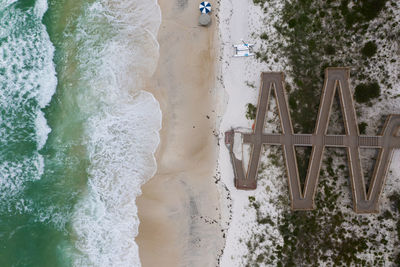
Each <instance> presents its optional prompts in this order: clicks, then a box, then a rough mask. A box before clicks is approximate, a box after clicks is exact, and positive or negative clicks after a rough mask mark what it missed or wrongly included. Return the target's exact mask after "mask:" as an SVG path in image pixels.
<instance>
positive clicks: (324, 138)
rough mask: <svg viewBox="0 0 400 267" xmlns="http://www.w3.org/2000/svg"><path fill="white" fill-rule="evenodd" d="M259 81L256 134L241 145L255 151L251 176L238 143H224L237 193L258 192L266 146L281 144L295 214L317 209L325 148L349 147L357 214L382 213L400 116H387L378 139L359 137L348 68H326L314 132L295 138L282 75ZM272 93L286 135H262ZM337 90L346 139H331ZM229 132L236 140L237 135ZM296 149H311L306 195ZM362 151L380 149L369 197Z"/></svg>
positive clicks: (264, 76)
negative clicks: (382, 196)
mask: <svg viewBox="0 0 400 267" xmlns="http://www.w3.org/2000/svg"><path fill="white" fill-rule="evenodd" d="M261 79H262V80H261V90H260V95H259V98H258V105H257V115H256V119H255V127H254V130H253V132H252V133H250V134H249V133H242V135H243V142H244V143H248V144H251V147H252V151H251V155H250V161H249V166H248V170H247V173H245V172H244V168H243V163H242V161H241V160H238V159H237V158H236V157H235V155H234V153H233V142H234V141H233V140H234V139H233V138H230V139H229V140H226V141H227V143H230V144H229V146H228V148H229V151H230V155H231V160H232V164H233V169H234V175H235V186H236V188H238V189H245V190H249V189H255V188H256V187H257V180H256V176H257V169H258V165H259V159H260V154H261V149H262V145H263V144H266V145H282V147H283V152H284V160H285V165H286V170H287V176H288V183H289V192H290V198H291V203H292V204H291V206H292V209H293V210H309V209H313V208H314V196H315V192H316V186H317V183H318V177H319V173H320V168H321V162H322V156H323V153H324V149H325V147H327V146H328V147H343V148H346V151H347V156H348V157H347V158H348V163H349V171H350V181H351V187H352V192H353V203H354V210H355V211H356V212H358V213H372V212H378V206H379V203H378V202H379V197H380V194H381V192H382V189H383V186H384V181H385V177H386V174H387V171H388V168H389V165H390V161H391V157H392V154H393V149H395V148H400V137H399V135H400V115H389V116H388V118H387V120H386V123H385V125H384V127H383V131H382V133H381V134H380V135H378V136H360V134H359V131H358V126H357V118H356V112H355V109H354V102H353V96H352V93H351V91H350V88H349V69H348V68H328V69H327V70H326V71H325V83H324V88H323V91H322V94H321V102H320V106H319V111H318V117H317V122H316V127H315V130H314V133H313V134H294V132H293V126H292V121H291V118H290V112H289V108H288V105H287V101H286V99H287V97H286V92H285V89H284V75H283V73H280V72H268V73H262V75H261ZM272 90H275V96H276V101H277V106H278V112H279V118H280V123H281V129H282V134H265V133H264V132H263V130H264V126H265V119H266V112H267V110H268V103H269V97H270V95H271V91H272ZM336 91H337V92H338V94H339V98H340V105H341V111H342V115H343V120H344V126H345V130H346V134H345V135H327V129H328V123H329V116H330V112H331V108H332V103H333V99H334V97H335V92H336ZM227 133H228V134H229V133H230V134H231V135H233V131H231V132H227ZM295 146H311V147H312V152H311V156H310V161H309V167H308V173H307V177H306V181H305V185H304V190H303V189H302V188H301V186H300V179H299V174H298V168H297V162H296V154H295ZM360 147H363V148H378V149H379V155H378V158H377V160H376V164H375V169H374V172H373V175H372V179H371V182H370V186H369V190H368V192H366V187H365V182H364V177H363V172H362V167H361V162H360V153H359V148H360Z"/></svg>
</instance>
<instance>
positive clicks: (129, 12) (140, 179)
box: [0, 0, 161, 267]
mask: <svg viewBox="0 0 400 267" xmlns="http://www.w3.org/2000/svg"><path fill="white" fill-rule="evenodd" d="M160 20H161V14H160V10H159V6H158V5H157V3H156V1H155V0H82V1H71V0H0V266H1V267H3V266H5V267H6V266H140V260H139V256H138V248H137V245H136V243H135V241H134V238H135V236H136V235H137V231H138V224H139V220H138V218H137V208H136V205H135V198H136V196H137V195H138V194H140V186H141V185H142V184H143V183H144V182H145V181H146V180H147V179H149V178H150V177H151V176H152V175H154V172H155V170H156V162H155V160H154V156H153V154H154V152H155V150H156V148H157V145H158V143H159V135H158V131H159V129H160V128H161V111H160V108H159V105H158V102H157V101H156V100H155V99H154V97H153V96H152V95H151V94H150V93H147V92H145V91H143V89H145V86H146V80H147V79H148V78H149V77H150V76H151V75H152V73H153V71H154V70H155V67H156V64H157V59H158V50H159V47H158V43H157V41H156V34H157V31H158V28H159V25H160Z"/></svg>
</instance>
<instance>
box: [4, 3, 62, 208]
mask: <svg viewBox="0 0 400 267" xmlns="http://www.w3.org/2000/svg"><path fill="white" fill-rule="evenodd" d="M14 2H15V1H4V2H3V1H2V4H0V10H1V12H2V16H1V17H0V38H2V43H1V49H0V71H1V74H0V110H1V113H2V114H1V115H2V116H1V118H0V142H1V143H2V144H3V146H2V151H1V154H0V201H1V203H2V207H8V205H11V206H13V204H12V201H18V199H22V198H23V196H19V194H20V193H21V192H22V191H23V189H24V188H25V184H26V183H27V182H29V181H33V180H37V179H40V177H41V175H42V174H43V170H44V163H43V157H42V156H41V155H40V154H39V152H38V151H34V153H33V155H28V154H27V155H26V156H25V155H20V154H18V153H16V151H14V149H15V146H18V143H21V142H22V143H37V150H39V149H41V148H42V147H43V146H44V144H45V143H46V140H47V136H48V133H49V132H50V128H49V127H48V126H47V122H46V119H45V118H44V115H43V112H42V111H41V108H43V107H45V106H46V105H47V104H48V103H49V102H50V100H51V97H52V95H53V94H54V92H55V89H56V85H57V79H56V75H55V67H54V64H53V62H52V58H53V53H54V47H53V45H52V43H51V42H50V39H49V36H48V34H47V32H46V28H45V26H44V25H43V24H42V23H41V16H42V15H43V13H44V12H45V10H46V9H47V5H44V4H43V3H42V4H41V6H42V7H41V9H40V10H41V11H40V12H39V13H38V14H36V13H35V12H34V9H35V10H36V9H37V8H36V7H35V8H31V9H29V10H25V11H22V10H20V9H18V8H16V7H15V4H13V3H14ZM39 2H43V0H40V1H38V2H37V3H39ZM38 10H39V9H38ZM17 152H18V150H17ZM10 153H12V154H13V157H12V158H10V156H8V155H9V154H10ZM17 210H18V205H17Z"/></svg>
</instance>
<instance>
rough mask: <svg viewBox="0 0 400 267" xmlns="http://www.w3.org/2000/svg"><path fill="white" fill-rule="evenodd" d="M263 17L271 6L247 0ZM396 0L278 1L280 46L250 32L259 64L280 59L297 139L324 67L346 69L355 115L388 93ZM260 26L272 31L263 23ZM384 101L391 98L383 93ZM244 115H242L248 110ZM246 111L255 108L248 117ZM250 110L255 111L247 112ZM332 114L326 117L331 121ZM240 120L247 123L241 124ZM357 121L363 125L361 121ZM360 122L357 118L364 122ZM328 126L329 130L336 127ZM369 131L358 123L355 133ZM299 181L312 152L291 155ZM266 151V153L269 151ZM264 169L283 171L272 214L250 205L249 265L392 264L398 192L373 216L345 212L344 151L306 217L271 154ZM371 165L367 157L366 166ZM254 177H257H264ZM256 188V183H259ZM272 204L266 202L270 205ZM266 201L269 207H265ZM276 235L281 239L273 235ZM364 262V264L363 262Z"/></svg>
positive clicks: (399, 257) (399, 239) (399, 217)
mask: <svg viewBox="0 0 400 267" xmlns="http://www.w3.org/2000/svg"><path fill="white" fill-rule="evenodd" d="M253 2H254V4H255V5H257V6H260V7H261V8H262V10H263V11H264V12H266V13H267V12H268V9H269V6H271V5H273V4H274V3H276V2H274V1H273V0H253ZM398 8H399V4H398V3H397V1H394V0H367V1H355V0H341V1H332V0H328V1H322V0H292V1H284V3H283V6H282V7H281V9H280V10H281V12H280V19H279V20H278V21H277V22H275V24H274V29H275V30H276V32H277V35H278V37H279V38H275V39H274V38H271V37H270V36H271V35H272V34H269V33H268V32H267V31H268V30H267V28H266V29H264V30H262V31H261V32H260V33H258V35H259V38H260V42H262V44H263V45H262V46H261V49H259V50H258V51H256V57H257V59H258V60H259V61H261V62H264V63H266V64H268V65H273V64H275V58H274V57H271V55H277V56H279V57H284V58H286V60H287V61H286V63H285V64H286V65H285V69H284V71H285V74H286V75H287V76H289V77H290V79H287V81H286V82H287V83H288V85H287V87H288V88H290V90H289V91H290V92H289V93H288V97H289V107H290V112H291V116H292V120H293V127H294V130H295V132H296V133H312V132H313V130H314V126H315V121H316V115H317V112H318V107H319V101H320V93H321V89H322V87H323V82H324V70H325V69H326V67H335V66H350V67H351V68H350V71H351V79H352V80H351V82H352V87H353V88H354V89H355V93H354V98H355V100H356V101H357V103H356V108H357V113H358V114H359V113H361V111H362V110H363V109H364V108H373V106H374V104H375V102H376V101H373V100H374V99H377V98H379V99H380V98H381V97H382V96H381V92H387V91H388V90H390V89H391V88H392V83H393V80H391V79H389V77H390V73H389V69H388V68H386V65H387V63H388V62H391V63H393V62H396V61H397V60H398V59H396V55H395V54H393V53H380V50H383V51H390V50H385V49H390V48H389V47H390V42H393V41H394V40H396V39H397V38H398V37H399V32H400V28H399V21H398V20H399V18H396V16H395V15H394V13H393V10H395V9H398ZM267 23H270V22H269V21H268V22H267ZM386 95H388V96H385V97H390V94H386ZM247 108H248V112H247V114H250V113H249V110H250V109H249V106H248V107H247ZM251 111H253V110H251ZM254 112H255V111H254ZM338 112H340V109H337V110H334V111H333V113H334V114H332V116H337V117H338V116H339V115H338V114H337V113H338ZM247 114H246V117H247V118H251V117H250V116H247ZM361 120H362V118H361ZM364 120H365V118H364ZM339 124H340V120H334V121H333V128H337V127H340V125H339ZM367 127H369V128H371V129H373V130H374V131H375V132H378V129H377V128H376V127H374V126H373V125H369V124H367V123H366V122H365V121H363V122H361V123H360V124H359V130H360V133H361V134H365V133H366V129H367ZM296 150H297V151H296V152H297V153H296V154H297V161H298V162H297V163H298V166H299V174H300V177H301V179H302V180H301V181H302V183H304V177H305V175H306V171H307V168H308V158H309V155H310V150H307V149H296ZM271 151H274V150H272V149H271ZM267 157H268V159H269V164H270V165H268V166H267V168H266V169H268V168H270V167H271V166H274V168H276V167H281V169H282V173H279V174H276V175H275V176H274V178H273V179H277V178H278V179H282V188H277V189H276V190H279V191H280V192H279V194H280V195H279V197H277V199H278V201H276V202H274V204H275V207H276V209H277V210H278V211H279V212H278V213H277V214H270V213H269V212H268V211H266V210H265V209H263V208H262V206H263V205H265V203H264V202H265V199H264V198H263V197H265V195H262V194H261V195H257V194H256V195H255V196H251V197H249V207H250V208H251V209H252V210H254V212H255V214H256V226H255V227H254V229H253V233H252V234H251V235H250V237H249V238H248V239H247V240H244V241H243V242H245V243H246V246H247V249H248V254H247V255H246V258H245V260H244V263H245V265H247V266H261V265H275V266H321V265H326V264H328V265H333V266H353V265H355V266H384V265H386V264H390V263H393V264H400V249H399V247H400V191H399V190H397V189H396V190H397V191H396V190H394V191H393V192H392V191H390V193H388V195H387V196H384V197H385V199H387V201H388V202H387V203H386V202H385V205H384V206H382V207H381V211H380V213H379V214H371V215H368V216H365V215H359V214H356V213H355V212H354V211H353V206H352V192H351V189H350V179H349V169H348V167H347V158H346V157H347V155H346V152H345V150H342V149H331V148H329V149H326V151H325V154H324V160H323V166H322V168H321V172H320V179H319V183H318V189H317V192H316V196H315V209H314V210H312V211H301V212H299V211H295V212H294V211H291V210H290V199H289V197H288V196H289V195H288V192H287V182H286V181H287V180H286V178H285V175H286V173H285V169H284V165H283V164H279V162H280V161H281V162H283V159H282V158H281V155H278V154H277V153H275V152H269V154H268V155H267ZM371 160H372V161H373V160H374V159H371ZM265 173H266V172H262V173H261V174H260V175H259V179H260V180H261V182H262V180H267V179H271V177H270V176H271V175H270V174H268V175H266V174H265ZM259 182H260V181H259ZM271 201H272V200H270V202H271ZM272 202H273V201H272ZM277 232H278V233H279V235H280V237H278V235H277V234H276V233H277ZM370 255H372V256H370Z"/></svg>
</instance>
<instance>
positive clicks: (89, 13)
mask: <svg viewBox="0 0 400 267" xmlns="http://www.w3.org/2000/svg"><path fill="white" fill-rule="evenodd" d="M160 21H161V14H160V10H159V7H158V5H157V3H156V2H155V1H148V0H136V1H128V0H126V1H109V0H104V1H96V2H94V3H92V4H88V5H87V6H85V10H84V12H83V15H82V16H80V17H79V18H78V23H77V30H76V32H75V35H74V38H73V39H74V41H75V42H77V43H79V44H80V46H79V49H80V50H79V51H78V54H77V55H76V57H77V59H79V69H80V72H81V81H80V85H79V86H80V87H82V88H83V89H84V90H83V91H82V92H80V93H79V95H78V100H79V105H80V109H81V112H82V113H85V114H86V117H87V124H86V126H85V131H84V132H85V146H86V147H87V151H88V152H87V153H88V157H89V161H90V166H89V169H88V175H89V178H88V188H87V191H86V193H85V194H84V196H83V198H82V199H81V200H80V201H79V202H78V204H77V205H76V207H75V211H74V214H73V222H72V225H73V230H74V232H75V236H76V248H78V250H79V251H80V253H77V254H75V255H74V265H75V266H140V260H139V255H138V248H137V245H136V243H135V241H134V238H135V237H136V235H137V232H138V225H139V220H138V217H137V207H136V204H135V199H136V197H137V196H138V195H139V194H140V186H141V185H142V184H143V183H144V182H145V181H146V180H147V179H149V178H151V177H152V176H153V175H154V173H155V171H156V162H155V159H154V153H155V150H156V148H157V146H158V143H159V134H158V131H159V130H160V128H161V110H160V107H159V104H158V102H157V101H156V100H155V99H154V97H153V96H152V95H151V94H150V93H147V92H144V91H141V89H143V86H144V84H145V81H146V79H148V78H149V77H150V76H151V75H152V73H153V72H154V70H155V67H156V63H157V59H158V48H159V47H158V43H157V41H156V39H155V36H156V34H157V31H158V27H159V25H160ZM105 29H106V30H105ZM99 33H101V34H99Z"/></svg>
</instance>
